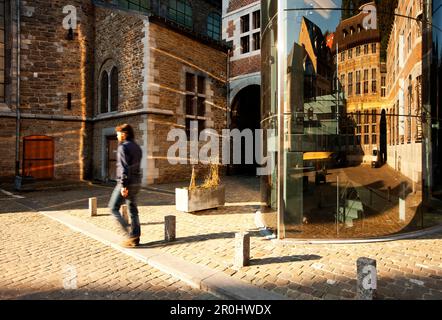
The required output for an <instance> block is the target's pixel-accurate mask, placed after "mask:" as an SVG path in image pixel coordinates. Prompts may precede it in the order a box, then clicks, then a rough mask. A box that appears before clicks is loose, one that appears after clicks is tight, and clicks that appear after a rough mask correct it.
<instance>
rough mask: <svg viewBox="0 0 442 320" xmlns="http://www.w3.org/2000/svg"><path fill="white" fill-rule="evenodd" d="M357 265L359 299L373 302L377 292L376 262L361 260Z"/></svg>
mask: <svg viewBox="0 0 442 320" xmlns="http://www.w3.org/2000/svg"><path fill="white" fill-rule="evenodd" d="M356 264H357V276H358V284H357V286H358V287H357V299H358V300H373V298H376V291H377V271H376V260H373V259H369V258H359V259H358V260H357V262H356Z"/></svg>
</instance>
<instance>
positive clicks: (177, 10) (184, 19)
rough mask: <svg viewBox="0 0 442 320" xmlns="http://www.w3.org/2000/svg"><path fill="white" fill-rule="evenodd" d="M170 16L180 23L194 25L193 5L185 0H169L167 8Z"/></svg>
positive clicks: (189, 26) (186, 25)
mask: <svg viewBox="0 0 442 320" xmlns="http://www.w3.org/2000/svg"><path fill="white" fill-rule="evenodd" d="M167 13H168V17H169V18H170V19H171V20H173V21H175V22H177V23H178V24H180V25H182V26H184V27H187V28H191V29H192V27H193V19H192V7H191V6H190V5H189V4H188V3H187V1H185V0H169V6H168V8H167Z"/></svg>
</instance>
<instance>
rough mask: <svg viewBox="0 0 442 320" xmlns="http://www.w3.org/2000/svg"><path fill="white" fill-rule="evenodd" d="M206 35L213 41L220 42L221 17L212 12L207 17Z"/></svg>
mask: <svg viewBox="0 0 442 320" xmlns="http://www.w3.org/2000/svg"><path fill="white" fill-rule="evenodd" d="M207 35H208V36H209V37H211V38H212V39H215V40H221V16H220V15H219V14H218V13H216V12H212V13H210V14H209V16H208V17H207Z"/></svg>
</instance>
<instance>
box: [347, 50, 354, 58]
mask: <svg viewBox="0 0 442 320" xmlns="http://www.w3.org/2000/svg"><path fill="white" fill-rule="evenodd" d="M348 59H353V48H352V49H348Z"/></svg>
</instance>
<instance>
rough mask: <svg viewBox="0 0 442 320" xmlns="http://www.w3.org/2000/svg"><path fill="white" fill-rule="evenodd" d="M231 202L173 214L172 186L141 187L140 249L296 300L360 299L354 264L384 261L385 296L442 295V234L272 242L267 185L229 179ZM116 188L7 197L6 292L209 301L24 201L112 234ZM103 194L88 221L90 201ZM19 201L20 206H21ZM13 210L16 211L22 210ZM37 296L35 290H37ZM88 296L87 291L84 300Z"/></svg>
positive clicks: (1, 284)
mask: <svg viewBox="0 0 442 320" xmlns="http://www.w3.org/2000/svg"><path fill="white" fill-rule="evenodd" d="M224 183H225V184H226V190H227V192H226V198H227V203H226V207H224V208H221V209H218V210H211V211H206V212H202V213H199V214H186V213H182V212H178V211H176V210H175V206H174V195H173V193H170V192H168V191H171V190H173V189H174V187H175V186H177V185H179V184H174V185H162V186H156V187H158V188H160V187H161V188H162V190H164V191H166V192H164V191H162V192H159V191H158V190H156V191H154V189H152V188H151V189H150V190H143V191H142V192H141V193H140V196H139V207H140V220H141V224H142V238H141V243H142V246H144V247H148V248H156V249H159V250H161V251H162V252H167V253H169V254H172V255H174V256H176V257H180V258H181V259H184V260H185V261H188V262H190V263H194V264H196V265H198V266H205V267H209V268H211V269H215V270H219V271H222V272H224V273H225V274H226V275H228V276H231V277H232V278H234V279H238V280H242V281H246V282H248V283H250V284H253V285H255V286H257V287H260V288H263V289H267V290H269V291H272V292H275V293H278V294H282V295H285V296H286V297H288V298H290V299H305V300H308V299H354V298H355V295H356V260H357V259H358V258H359V257H368V258H372V259H376V260H377V269H378V297H379V298H380V299H442V239H441V236H442V233H439V234H432V235H428V236H425V237H422V238H419V239H412V240H400V241H393V242H384V243H369V244H307V243H305V244H291V243H286V242H278V241H272V240H268V239H266V238H265V237H263V236H262V235H261V234H260V233H259V230H258V229H257V227H256V225H255V214H254V212H255V210H256V209H257V208H258V207H259V203H257V202H256V200H257V199H258V194H259V184H257V179H255V178H226V179H224ZM111 191H112V187H111V186H103V185H102V186H100V185H87V184H84V185H82V186H77V187H75V186H71V187H66V188H65V189H64V190H63V188H62V189H54V190H51V191H50V192H48V191H34V192H28V193H22V194H21V195H23V196H25V199H14V200H9V201H3V203H2V205H3V206H2V209H1V212H4V214H2V215H0V219H1V220H0V223H1V224H0V225H1V228H2V233H1V238H2V239H1V240H2V245H1V246H2V248H1V265H0V271H1V272H0V274H1V275H0V277H1V278H0V279H1V280H0V288H1V292H2V297H5V298H6V297H9V298H12V297H22V298H25V297H28V298H29V297H35V298H44V297H57V298H85V297H87V298H88V299H90V298H94V297H95V298H112V299H126V298H132V297H135V298H140V299H143V298H152V299H156V298H161V299H208V298H213V296H210V295H207V294H205V293H204V292H201V291H198V290H194V289H190V287H188V286H187V285H185V284H182V283H181V282H180V281H177V280H174V279H173V278H171V277H170V276H167V275H165V274H162V273H161V272H157V271H155V270H154V269H152V268H150V267H148V266H146V265H143V264H142V263H139V262H136V261H135V260H132V259H131V258H130V257H126V256H124V254H121V253H118V252H116V251H114V250H113V249H112V248H108V247H106V246H104V245H101V244H99V243H95V242H94V241H93V240H89V238H87V237H85V236H83V235H81V234H79V233H74V232H72V231H70V230H69V229H67V228H65V227H63V226H62V225H60V224H58V223H56V222H53V221H51V220H50V219H47V218H46V217H43V216H41V215H39V214H37V213H29V212H28V213H26V212H21V211H22V210H25V207H21V206H22V205H25V206H28V207H35V208H37V209H38V210H40V211H56V212H58V211H59V212H64V213H67V214H69V215H71V216H74V217H79V218H81V219H82V220H84V221H86V222H88V223H91V224H94V225H96V226H97V227H100V228H104V229H107V230H111V231H114V232H115V233H117V231H118V228H117V226H116V225H115V224H114V221H113V219H112V217H111V216H110V215H109V212H108V209H107V202H108V200H109V196H110V192H111ZM91 196H96V197H98V205H99V209H98V216H97V217H90V216H89V213H88V201H87V199H88V197H91ZM18 203H21V205H20V206H19V205H18ZM14 212H15V213H14ZM171 214H172V215H176V219H177V241H176V242H173V243H165V242H164V241H163V239H164V216H166V215H171ZM238 231H249V232H250V233H251V235H252V237H251V265H250V266H248V267H245V268H243V269H241V270H239V271H238V270H235V269H234V268H233V264H232V263H233V255H234V245H235V244H234V235H235V233H236V232H238ZM66 265H73V266H75V267H76V268H77V272H78V287H79V289H78V290H73V291H65V290H62V277H61V274H62V273H61V272H62V268H63V267H64V266H66ZM33 292H38V293H35V294H34V295H33V294H32V293H33ZM86 294H87V296H86Z"/></svg>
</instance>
